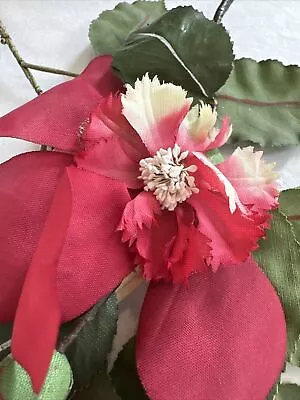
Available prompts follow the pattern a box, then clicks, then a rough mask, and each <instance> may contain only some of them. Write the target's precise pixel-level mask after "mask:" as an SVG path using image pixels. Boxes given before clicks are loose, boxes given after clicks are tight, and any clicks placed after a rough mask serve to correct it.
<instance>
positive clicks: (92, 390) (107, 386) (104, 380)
mask: <svg viewBox="0 0 300 400" xmlns="http://www.w3.org/2000/svg"><path fill="white" fill-rule="evenodd" d="M72 400H121V399H120V397H119V396H118V395H117V394H116V392H115V390H114V388H113V387H112V384H111V381H110V378H109V376H108V375H107V373H106V372H102V373H100V374H98V375H96V376H94V378H93V379H92V381H91V383H90V385H89V386H88V387H85V388H84V389H82V390H80V391H79V392H76V393H75V394H74V395H73V396H72ZM132 400H134V399H132Z"/></svg>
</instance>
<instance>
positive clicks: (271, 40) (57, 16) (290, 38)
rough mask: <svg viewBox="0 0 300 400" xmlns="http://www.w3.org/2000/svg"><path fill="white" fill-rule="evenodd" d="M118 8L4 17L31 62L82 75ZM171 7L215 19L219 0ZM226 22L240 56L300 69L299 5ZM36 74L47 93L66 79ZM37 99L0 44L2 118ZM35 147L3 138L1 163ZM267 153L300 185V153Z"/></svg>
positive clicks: (20, 7) (258, 6)
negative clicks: (98, 29)
mask: <svg viewBox="0 0 300 400" xmlns="http://www.w3.org/2000/svg"><path fill="white" fill-rule="evenodd" d="M117 3H118V1H115V0H102V1H101V0H98V1H94V0H86V1H84V0H81V1H74V0H60V1H59V0H57V1H53V0H31V1H27V0H19V1H14V0H0V18H1V19H2V21H3V22H4V24H5V25H6V27H7V29H8V32H9V33H10V35H11V36H12V38H13V40H14V41H15V44H16V46H17V48H18V50H19V52H20V54H21V55H22V57H23V58H24V59H25V60H26V61H27V62H31V63H35V64H42V65H47V66H52V67H56V68H61V69H66V70H69V71H73V72H78V73H79V72H80V71H81V70H82V69H83V68H84V67H85V66H86V65H87V63H88V61H89V60H90V59H91V58H92V57H93V52H92V49H91V47H90V45H89V41H88V27H89V24H90V22H91V21H92V20H93V19H94V18H96V17H97V16H98V14H99V13H100V12H101V11H103V10H104V9H109V8H113V7H114V6H115V5H116V4H117ZM166 4H167V6H168V7H169V8H172V7H174V6H176V5H179V4H181V5H189V4H193V5H194V7H196V8H198V9H199V10H202V11H203V12H204V14H205V15H206V16H207V17H212V16H213V14H214V12H215V10H216V8H217V6H218V4H219V0H206V1H204V0H190V1H177V0H166ZM223 22H224V24H225V26H226V27H227V29H228V30H229V31H230V33H231V36H232V39H233V41H234V50H235V53H236V55H237V57H252V58H255V59H256V60H262V59H268V58H272V59H274V58H277V59H279V60H281V61H283V62H284V63H285V64H299V65H300V0H297V1H292V0H249V1H248V0H235V2H234V4H233V5H232V6H231V8H230V11H229V12H228V13H227V15H226V16H225V18H224V20H223ZM33 73H34V75H35V77H36V79H37V81H38V83H39V85H40V87H41V88H42V89H43V90H47V89H48V88H50V87H52V86H53V85H55V84H57V83H59V82H62V81H64V80H65V79H66V78H65V77H60V76H57V75H51V74H46V73H42V72H35V71H33ZM33 97H35V92H34V91H33V89H32V88H31V86H30V84H29V83H28V82H27V80H26V79H25V77H24V75H23V72H22V71H21V69H20V68H19V66H18V65H17V63H16V61H15V60H14V59H13V57H12V55H11V54H10V52H9V50H8V48H7V47H6V46H2V45H0V115H4V114H5V113H7V112H9V111H10V110H12V109H14V108H16V107H17V106H20V105H21V104H23V103H25V102H26V101H28V100H30V99H32V98H33ZM299 99H300V88H299ZM288 123H289V121H288V120H287V121H286V124H287V125H288ZM282 134H283V135H284V132H282ZM33 148H34V146H33V145H31V144H28V143H24V142H21V141H17V140H14V139H1V140H0V162H1V161H4V160H6V159H8V158H10V157H11V156H12V155H14V154H17V153H20V152H23V151H26V150H29V149H33ZM266 153H267V158H268V159H272V160H275V161H277V165H278V170H279V172H280V174H281V182H282V186H283V187H285V188H286V187H294V186H297V185H300V149H299V148H296V147H295V148H283V149H276V150H273V149H270V150H269V151H267V152H266ZM0 184H1V183H0ZM134 296H139V294H138V293H137V294H135V295H134ZM132 300H133V299H131V303H134V301H132ZM122 315H123V317H122V318H123V319H122V321H123V323H124V321H125V320H126V321H127V324H126V332H123V334H122V337H121V341H124V340H126V337H128V336H130V335H131V334H132V331H133V329H134V325H135V324H134V320H135V315H134V313H133V312H132V310H131V309H128V308H127V307H124V311H123V314H122ZM129 320H130V321H132V323H129Z"/></svg>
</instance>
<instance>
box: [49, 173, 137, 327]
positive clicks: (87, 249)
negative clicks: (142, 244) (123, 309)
mask: <svg viewBox="0 0 300 400" xmlns="http://www.w3.org/2000/svg"><path fill="white" fill-rule="evenodd" d="M68 176H69V179H70V183H71V189H72V198H73V205H72V217H71V221H70V225H69V228H68V231H67V235H66V239H65V245H64V248H63V250H62V253H61V257H60V260H59V263H58V282H57V286H58V292H59V299H60V304H61V307H62V314H63V315H62V318H63V320H70V319H73V318H75V317H77V316H78V315H80V314H82V313H83V312H85V311H86V310H87V309H89V308H90V307H92V306H93V305H94V304H95V303H96V302H97V301H98V300H99V299H100V298H101V297H103V296H105V295H106V294H108V293H109V292H110V291H112V290H113V289H114V288H115V287H116V286H117V285H118V284H119V283H120V282H121V281H122V279H123V278H125V277H126V276H127V275H128V274H129V273H130V272H131V271H132V270H133V268H134V264H133V257H132V255H131V254H130V252H129V250H128V247H127V245H125V244H123V243H122V242H121V233H120V232H117V226H118V223H119V221H120V220H121V216H122V212H123V210H124V208H125V205H126V203H127V202H128V201H130V196H129V193H128V191H127V188H126V186H125V185H124V184H122V183H120V182H119V181H116V180H112V179H108V178H105V177H103V176H100V175H96V174H94V173H91V172H86V171H81V170H79V169H78V168H75V167H70V168H68Z"/></svg>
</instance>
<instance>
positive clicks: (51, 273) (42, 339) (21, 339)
mask: <svg viewBox="0 0 300 400" xmlns="http://www.w3.org/2000/svg"><path fill="white" fill-rule="evenodd" d="M71 205H72V193H71V187H70V182H69V178H68V174H67V173H66V172H65V173H64V174H63V176H62V177H61V179H60V181H59V183H58V187H57V189H56V192H55V195H54V199H53V202H52V204H51V207H50V210H49V214H48V216H47V219H46V222H45V226H44V229H43V231H42V234H41V237H40V240H39V242H38V244H37V247H36V250H35V253H34V255H33V258H32V261H31V263H30V266H29V270H28V272H27V275H26V279H25V283H24V285H23V289H22V294H21V298H20V301H19V305H18V309H17V313H16V317H15V321H14V328H13V336H12V354H13V356H14V357H15V359H16V360H17V361H18V362H19V364H21V365H22V366H23V368H25V370H26V371H28V372H29V373H30V374H31V376H32V384H33V389H34V390H35V392H37V393H38V392H39V390H40V389H41V387H42V385H43V382H44V378H45V376H46V375H47V370H48V366H49V364H50V362H51V358H52V353H53V349H54V348H55V344H56V338H57V332H58V328H59V325H60V322H61V308H60V305H59V299H58V293H57V284H56V282H57V261H58V259H59V258H60V254H61V251H62V248H63V245H64V241H65V237H66V232H67V229H68V225H69V219H70V217H71V212H72V208H71ZM33 321H34V322H33ZM33 349H34V351H33Z"/></svg>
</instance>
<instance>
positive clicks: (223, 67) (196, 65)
mask: <svg viewBox="0 0 300 400" xmlns="http://www.w3.org/2000/svg"><path fill="white" fill-rule="evenodd" d="M232 62H233V52H232V44H231V42H230V37H229V35H228V33H227V32H226V31H225V29H224V28H223V26H222V25H219V24H217V23H215V22H213V21H210V20H208V19H207V18H205V17H204V15H203V14H202V13H200V12H198V11H196V10H194V9H193V7H177V8H174V9H172V10H171V11H168V12H167V13H165V14H164V15H163V16H162V17H160V18H159V19H158V20H157V21H155V22H154V23H152V24H151V25H149V26H147V27H145V28H142V29H140V30H138V31H136V32H133V33H132V34H131V35H130V36H129V38H128V40H127V42H126V43H125V44H124V45H123V46H122V47H121V48H120V49H119V50H118V51H116V53H115V55H114V60H113V67H114V68H115V69H116V70H117V71H118V72H119V74H120V75H121V77H122V78H123V80H124V81H125V82H127V83H130V84H133V83H134V82H135V81H136V79H137V78H140V77H142V76H143V75H144V74H145V73H146V72H149V75H150V76H151V77H153V76H154V75H158V77H159V79H160V80H161V81H165V82H172V83H174V84H176V85H181V86H182V87H183V88H184V89H186V90H187V91H189V92H190V94H191V95H193V96H196V97H202V98H210V97H211V96H212V95H213V94H214V93H215V92H216V90H218V89H219V88H220V87H221V86H222V85H224V83H225V82H226V80H227V78H228V76H229V74H230V71H231V69H232Z"/></svg>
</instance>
